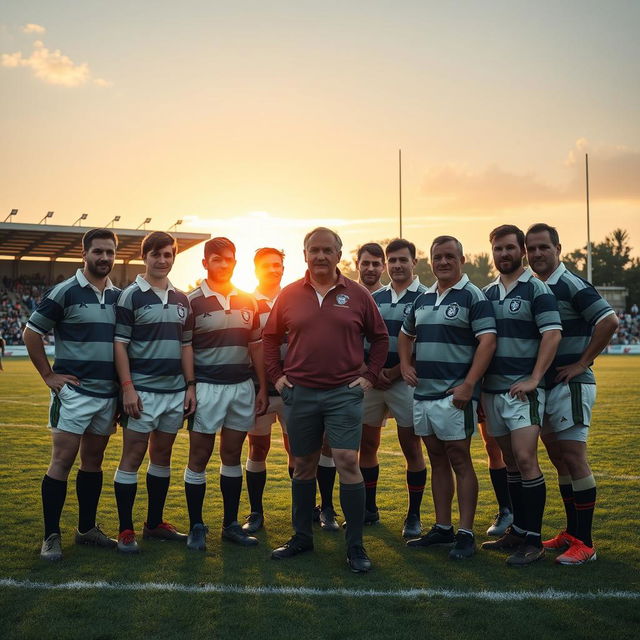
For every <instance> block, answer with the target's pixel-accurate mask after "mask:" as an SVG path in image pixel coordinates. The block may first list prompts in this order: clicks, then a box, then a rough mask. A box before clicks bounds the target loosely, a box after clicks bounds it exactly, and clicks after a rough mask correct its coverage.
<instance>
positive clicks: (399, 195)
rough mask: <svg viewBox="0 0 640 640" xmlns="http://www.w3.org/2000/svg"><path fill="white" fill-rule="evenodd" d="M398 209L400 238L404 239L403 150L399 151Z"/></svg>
mask: <svg viewBox="0 0 640 640" xmlns="http://www.w3.org/2000/svg"><path fill="white" fill-rule="evenodd" d="M398 208H399V216H400V236H399V237H400V238H402V149H398Z"/></svg>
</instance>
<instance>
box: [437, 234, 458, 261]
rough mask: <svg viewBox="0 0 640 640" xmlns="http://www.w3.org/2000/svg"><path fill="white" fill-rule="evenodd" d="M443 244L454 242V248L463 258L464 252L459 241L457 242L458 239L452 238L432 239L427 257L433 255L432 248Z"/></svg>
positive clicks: (440, 237)
mask: <svg viewBox="0 0 640 640" xmlns="http://www.w3.org/2000/svg"><path fill="white" fill-rule="evenodd" d="M445 242H455V243H456V246H457V247H458V251H459V252H460V256H461V257H463V256H464V251H463V249H462V243H461V242H460V240H458V238H454V237H453V236H438V237H437V238H434V239H433V242H432V243H431V249H430V250H429V255H431V256H432V255H433V248H434V247H437V246H439V245H441V244H444V243H445Z"/></svg>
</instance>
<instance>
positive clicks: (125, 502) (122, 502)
mask: <svg viewBox="0 0 640 640" xmlns="http://www.w3.org/2000/svg"><path fill="white" fill-rule="evenodd" d="M113 489H114V491H115V494H116V504H117V505H118V518H119V520H120V529H119V531H120V533H122V532H123V531H125V530H126V529H131V530H133V503H134V502H135V499H136V492H137V491H138V483H137V482H134V483H133V484H125V483H124V482H114V483H113Z"/></svg>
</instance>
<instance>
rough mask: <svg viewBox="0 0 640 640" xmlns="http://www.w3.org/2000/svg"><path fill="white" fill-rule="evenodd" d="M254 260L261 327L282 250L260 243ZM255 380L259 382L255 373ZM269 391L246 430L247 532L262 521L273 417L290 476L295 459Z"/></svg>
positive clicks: (279, 406) (276, 397) (275, 289)
mask: <svg viewBox="0 0 640 640" xmlns="http://www.w3.org/2000/svg"><path fill="white" fill-rule="evenodd" d="M253 264H254V267H255V273H256V278H257V279H258V286H257V288H256V290H255V291H254V292H253V297H254V298H255V299H256V302H257V303H258V315H259V318H260V329H261V330H262V329H264V325H265V324H266V322H267V318H268V317H269V314H270V313H271V308H272V307H273V304H274V302H275V301H276V298H277V297H278V294H279V293H280V282H281V281H282V274H283V273H284V253H283V252H282V251H280V250H279V249H274V248H272V247H262V248H260V249H258V250H257V251H256V253H255V256H254V257H253ZM285 353H286V342H285V344H283V345H282V347H281V355H282V358H283V359H284V354H285ZM254 383H255V384H259V380H258V377H257V375H256V374H255V373H254ZM268 393H269V406H268V407H267V410H266V412H265V413H264V415H262V416H259V417H257V418H256V421H255V425H254V426H253V429H252V430H251V431H249V454H248V457H247V463H246V467H245V468H246V471H245V474H246V481H247V493H248V494H249V503H250V505H251V513H250V514H249V515H248V516H247V519H246V522H245V523H244V524H243V525H242V528H243V529H244V530H245V531H246V532H247V533H255V532H256V531H258V530H259V529H261V528H262V526H263V525H264V507H263V504H262V496H263V494H264V488H265V485H266V482H267V455H268V453H269V449H270V448H271V427H272V426H273V423H274V422H275V421H276V420H278V422H280V426H281V427H282V439H283V442H284V448H285V450H286V451H287V456H288V462H289V465H288V467H289V477H290V478H292V477H293V466H294V462H293V457H292V456H291V454H290V453H289V437H288V436H287V424H286V420H285V417H284V404H283V402H282V398H281V397H280V394H279V393H278V392H277V391H276V389H275V387H274V386H273V385H271V384H270V385H269V386H268Z"/></svg>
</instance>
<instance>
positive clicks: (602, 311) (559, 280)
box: [545, 262, 615, 388]
mask: <svg viewBox="0 0 640 640" xmlns="http://www.w3.org/2000/svg"><path fill="white" fill-rule="evenodd" d="M546 284H547V285H548V286H549V288H550V289H551V291H552V292H553V294H554V295H555V297H556V299H557V301H558V310H559V311H560V318H561V319H562V340H561V341H560V346H559V347H558V351H557V352H556V357H555V359H554V361H553V364H552V365H551V367H549V370H548V371H547V374H546V376H545V377H546V383H547V387H548V388H551V387H553V386H555V385H556V384H558V383H557V382H555V378H556V376H557V375H558V367H562V366H565V365H568V364H573V363H575V362H578V360H580V358H581V357H582V354H583V353H584V351H585V349H586V348H587V345H588V344H589V342H590V341H591V334H592V333H593V327H594V326H595V325H596V324H598V322H600V321H601V320H602V319H603V318H606V317H607V316H610V315H611V314H613V313H615V311H614V310H613V309H612V308H611V306H610V305H609V303H608V302H607V301H606V300H605V299H604V298H603V297H602V296H601V295H600V294H599V293H598V292H597V291H596V289H595V287H594V286H593V285H592V284H591V283H590V282H587V281H586V280H584V279H583V278H581V277H580V276H578V275H576V274H575V273H572V272H571V271H569V269H567V268H566V267H565V265H564V264H563V263H562V262H561V263H560V264H559V266H558V268H557V269H556V270H555V271H554V272H553V273H552V274H551V275H550V276H549V277H548V278H547V280H546ZM571 382H582V383H586V384H595V383H596V379H595V376H594V375H593V371H591V369H590V368H589V369H587V371H585V372H584V373H581V374H579V375H577V376H576V377H575V378H572V380H571Z"/></svg>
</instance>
